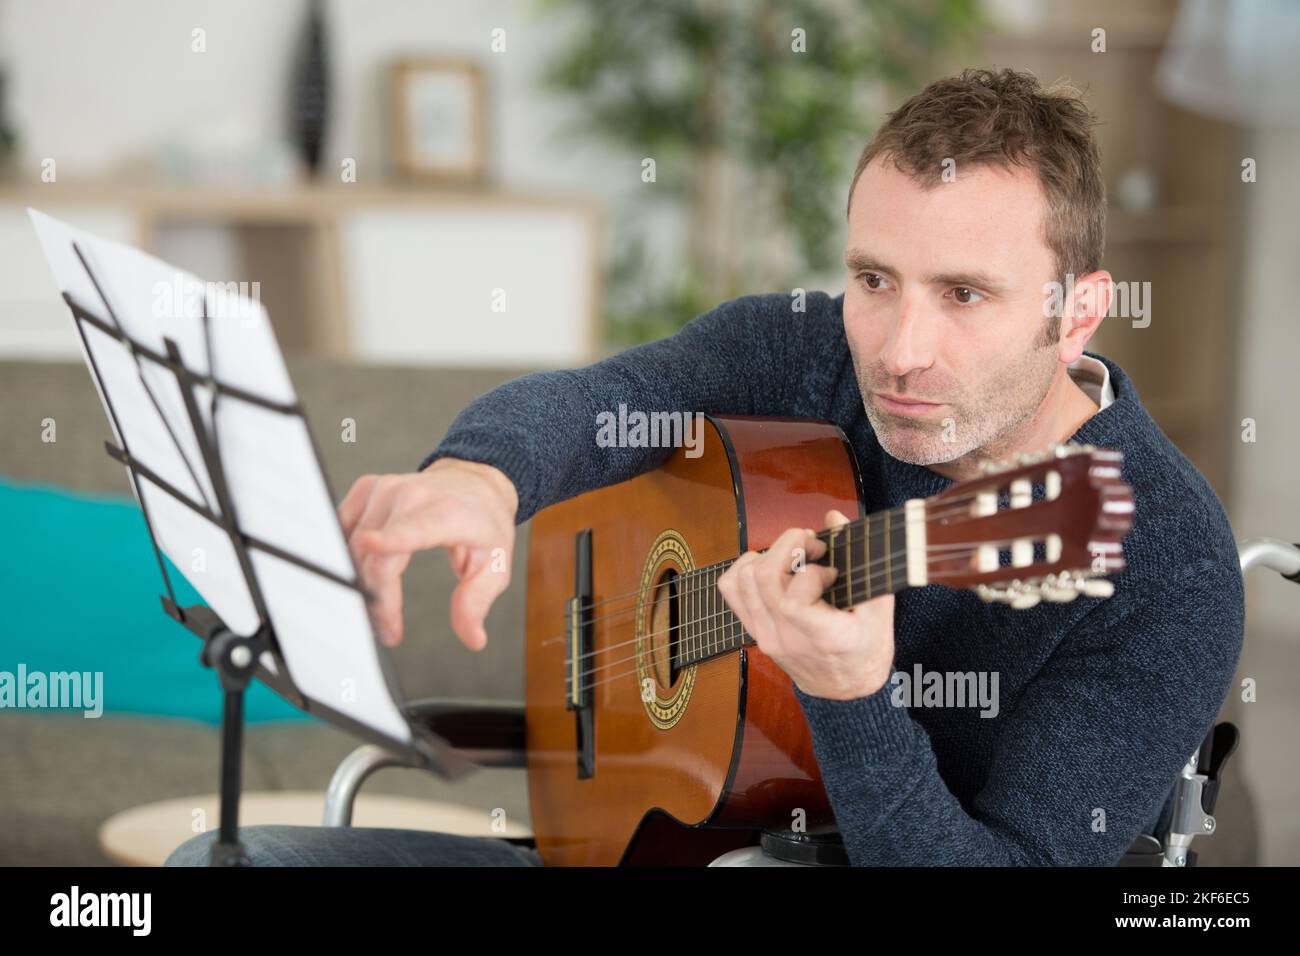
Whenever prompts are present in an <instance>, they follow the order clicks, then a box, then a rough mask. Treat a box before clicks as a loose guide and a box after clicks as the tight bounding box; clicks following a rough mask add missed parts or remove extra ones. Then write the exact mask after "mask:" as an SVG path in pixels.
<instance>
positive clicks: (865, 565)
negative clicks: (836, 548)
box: [862, 515, 871, 601]
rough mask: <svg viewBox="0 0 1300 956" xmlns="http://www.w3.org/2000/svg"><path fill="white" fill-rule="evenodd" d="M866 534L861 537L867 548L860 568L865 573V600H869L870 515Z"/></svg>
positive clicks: (867, 520) (867, 519)
mask: <svg viewBox="0 0 1300 956" xmlns="http://www.w3.org/2000/svg"><path fill="white" fill-rule="evenodd" d="M865 530H866V534H864V535H863V536H862V539H863V541H864V542H865V544H866V546H867V554H866V559H865V560H864V561H863V562H862V567H863V569H864V570H865V571H866V578H867V600H868V601H870V600H871V515H867V518H866V529H865Z"/></svg>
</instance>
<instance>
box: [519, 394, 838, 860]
mask: <svg viewBox="0 0 1300 956" xmlns="http://www.w3.org/2000/svg"><path fill="white" fill-rule="evenodd" d="M701 449H702V453H701V454H700V455H699V456H698V457H694V458H691V457H688V456H687V454H686V451H685V450H684V449H678V450H677V451H676V452H675V453H674V455H673V457H672V458H671V459H669V461H668V462H667V463H665V464H664V465H663V466H661V467H660V468H658V469H656V470H654V471H651V472H649V473H647V474H644V475H641V476H639V477H637V478H634V479H632V480H630V481H627V482H624V483H622V484H619V485H615V486H612V487H608V488H602V489H599V490H597V491H593V492H590V493H588V494H585V495H581V496H579V497H577V498H574V499H571V500H569V501H565V502H562V503H560V504H558V505H554V506H552V507H550V508H547V509H545V510H544V511H542V512H540V513H538V514H537V515H536V516H535V517H534V518H533V524H532V533H531V543H530V549H529V560H528V608H527V642H526V688H525V703H526V724H527V751H528V781H529V792H530V803H531V810H532V825H533V830H534V833H535V835H536V839H537V848H538V851H539V852H540V853H541V855H542V858H543V859H544V860H545V862H546V864H547V865H551V866H583V865H586V866H593V865H594V866H612V865H617V864H637V865H656V864H662V865H699V864H704V863H707V862H709V861H710V860H712V859H714V858H716V857H717V856H718V855H720V854H721V853H724V852H726V851H727V850H729V849H733V848H736V847H740V846H746V845H750V844H753V843H755V842H757V838H758V834H759V833H760V832H761V830H762V829H763V828H764V827H768V826H775V827H788V826H790V825H791V824H792V822H793V821H794V820H795V816H794V815H795V813H796V812H797V811H799V810H802V811H803V813H804V815H805V820H806V823H807V824H808V825H809V826H811V825H814V824H816V823H820V822H830V821H831V820H832V819H833V817H832V815H831V811H830V807H829V804H828V803H827V800H826V795H825V792H824V790H823V788H822V783H821V779H820V775H819V773H818V769H817V762H816V759H815V757H814V754H813V749H812V741H811V738H810V736H809V731H808V727H807V724H806V723H805V721H804V718H803V713H802V710H801V708H800V706H799V703H798V701H797V699H796V698H795V696H794V693H793V686H792V684H791V681H790V678H789V677H788V676H787V675H786V674H785V673H784V672H783V671H782V670H781V669H780V668H779V667H777V665H776V664H775V663H773V662H772V661H771V660H770V659H769V658H768V657H766V655H764V654H763V652H762V651H761V650H759V649H758V648H757V646H754V645H753V644H749V645H747V646H744V647H741V648H739V649H737V650H735V651H734V652H732V653H728V654H723V655H721V656H717V657H713V658H710V659H706V660H701V661H698V662H697V663H693V664H690V665H689V666H685V667H683V668H680V669H677V668H673V667H669V666H668V665H667V664H666V662H667V661H668V660H669V659H670V657H671V653H670V652H669V649H668V647H667V646H666V645H665V643H664V642H665V641H667V640H669V639H670V638H669V635H671V634H672V633H674V628H675V625H674V624H673V622H674V621H676V617H675V616H674V615H675V614H676V612H675V611H670V609H669V608H668V607H667V606H666V605H667V604H669V603H671V600H672V599H670V600H669V601H664V600H658V601H656V599H655V595H656V594H666V593H669V591H668V586H667V585H666V584H664V583H662V582H664V581H665V580H668V579H671V578H672V576H673V575H675V574H681V573H689V572H690V571H691V570H692V569H693V568H702V567H706V566H708V565H712V564H715V563H717V562H721V561H725V560H728V559H731V558H734V557H736V556H737V555H738V554H741V553H743V552H744V551H746V550H761V549H763V548H766V547H768V546H769V545H770V544H771V543H772V542H773V541H774V540H775V538H776V537H777V536H778V535H779V534H780V533H781V532H783V531H785V530H786V529H787V528H791V527H799V526H802V527H808V528H813V529H820V528H823V527H824V526H825V515H826V512H827V511H829V510H831V509H837V510H839V511H841V512H843V513H844V514H845V515H847V516H848V517H849V518H850V519H856V518H858V517H860V516H861V515H862V506H861V489H860V481H859V478H858V474H857V467H856V463H855V461H854V458H853V454H852V451H851V450H850V448H849V446H848V443H847V441H846V440H845V438H844V435H843V433H842V432H841V431H840V430H839V429H838V428H835V427H834V426H831V425H827V424H823V423H820V422H812V421H801V420H794V419H761V418H706V419H705V421H704V429H703V442H702V445H699V446H697V450H701ZM587 530H589V531H590V538H589V552H588V554H589V561H588V564H589V568H590V571H589V577H590V597H589V601H590V607H591V610H590V614H589V618H588V619H587V620H588V621H589V623H588V624H586V625H585V630H584V633H585V634H586V640H587V641H588V644H587V645H586V647H585V648H584V653H582V654H580V655H576V656H577V657H579V658H580V660H581V662H582V664H583V674H588V675H589V676H588V677H587V682H588V683H589V684H590V685H591V686H590V690H589V691H588V692H587V693H588V694H589V697H588V703H587V706H586V709H587V711H588V712H589V713H588V715H587V721H588V722H587V724H586V729H585V730H581V731H580V729H579V724H580V722H581V717H580V716H579V714H578V713H577V712H576V711H575V709H574V708H573V707H572V706H570V705H571V704H572V700H571V697H570V687H571V686H572V684H571V677H572V675H573V673H574V671H573V657H574V656H575V655H573V654H572V653H571V650H572V642H571V639H570V637H569V636H567V635H569V633H570V632H569V630H568V625H569V623H570V621H571V619H572V616H573V613H574V612H573V604H572V599H573V598H574V597H575V594H576V593H577V588H578V578H579V577H580V574H579V567H578V561H577V557H576V555H577V552H578V550H579V548H580V547H581V546H580V544H579V543H578V542H579V541H580V534H581V533H582V532H584V531H587ZM582 739H585V741H586V748H585V752H586V754H587V763H586V770H587V772H586V773H583V772H580V763H579V750H580V740H582Z"/></svg>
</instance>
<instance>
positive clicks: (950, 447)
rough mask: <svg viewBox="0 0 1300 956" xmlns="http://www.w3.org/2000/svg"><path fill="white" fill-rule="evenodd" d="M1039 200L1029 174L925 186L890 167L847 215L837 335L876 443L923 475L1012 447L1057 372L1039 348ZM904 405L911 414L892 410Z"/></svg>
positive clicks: (863, 183)
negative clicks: (981, 452) (844, 342)
mask: <svg viewBox="0 0 1300 956" xmlns="http://www.w3.org/2000/svg"><path fill="white" fill-rule="evenodd" d="M1046 208H1047V207H1046V199H1045V197H1044V194H1043V192H1042V188H1041V187H1040V185H1039V183H1038V180H1037V178H1036V176H1035V174H1034V173H1033V171H1032V170H1028V169H1022V168H1020V167H1016V168H1014V169H1013V170H1004V169H1000V168H997V167H993V166H976V167H969V166H968V167H966V168H964V169H958V170H957V178H956V181H954V182H944V183H940V184H939V185H935V186H932V187H931V188H929V189H925V188H922V186H921V185H919V184H918V183H917V182H916V181H914V180H913V179H912V178H911V177H910V176H908V175H906V174H905V173H902V172H899V171H898V170H897V169H895V168H894V166H893V162H892V160H890V159H887V158H882V157H877V158H876V159H874V160H872V161H871V163H870V164H868V166H867V167H866V169H864V170H863V171H862V174H861V176H860V177H859V179H858V183H857V187H856V189H855V190H854V192H853V201H852V206H851V207H850V210H849V241H848V249H847V251H846V253H845V264H846V265H847V267H848V273H849V275H848V286H847V289H846V291H845V295H844V331H845V334H846V335H847V337H848V342H849V350H850V352H851V353H852V355H853V365H854V369H855V371H856V373H857V379H858V385H859V387H860V388H861V390H862V397H863V401H864V404H865V405H866V412H867V418H868V419H869V420H870V422H871V425H872V428H874V429H875V432H876V436H877V438H878V439H879V441H880V444H881V446H882V447H883V448H884V449H885V451H887V452H889V454H891V455H893V456H894V457H895V458H897V459H899V460H900V461H906V462H911V463H912V464H917V465H932V464H937V463H940V462H947V461H952V460H954V459H956V458H960V457H962V456H963V455H965V454H967V453H969V452H971V451H972V450H974V449H977V448H987V449H988V451H990V452H992V453H995V454H996V453H997V450H998V448H999V446H1000V445H1002V444H1010V443H1012V442H1014V438H1015V435H1016V433H1017V431H1018V430H1019V428H1021V427H1023V426H1025V425H1026V423H1027V422H1028V421H1029V419H1030V417H1031V416H1032V415H1034V413H1035V412H1036V411H1037V410H1038V408H1039V406H1040V405H1041V404H1042V402H1043V399H1044V397H1045V396H1046V395H1047V392H1048V389H1049V387H1050V385H1051V383H1052V378H1053V376H1054V375H1055V373H1056V370H1057V367H1058V347H1057V346H1056V345H1054V344H1046V343H1045V329H1046V327H1047V323H1048V320H1047V318H1046V316H1045V314H1044V302H1045V296H1044V285H1045V284H1046V283H1049V282H1052V281H1054V280H1055V279H1056V278H1057V276H1056V274H1055V269H1056V260H1055V256H1054V255H1053V253H1052V251H1051V249H1050V248H1048V246H1047V244H1046V242H1045V241H1044V239H1043V223H1044V215H1045V212H1046ZM891 397H893V398H901V399H907V400H910V401H913V402H925V403H929V404H917V405H911V406H910V407H909V406H907V405H903V404H898V403H895V402H891V401H890V398H891Z"/></svg>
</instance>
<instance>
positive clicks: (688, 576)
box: [544, 492, 991, 643]
mask: <svg viewBox="0 0 1300 956" xmlns="http://www.w3.org/2000/svg"><path fill="white" fill-rule="evenodd" d="M976 494H978V492H968V493H966V494H964V495H959V496H957V497H954V498H952V499H949V500H945V501H944V502H943V504H944V506H945V507H947V506H949V505H953V506H955V507H951V508H948V510H946V511H942V512H936V513H935V514H933V515H931V514H927V515H926V518H925V521H926V523H927V524H929V523H930V522H932V521H944V520H946V519H948V518H950V517H953V516H960V517H964V518H970V519H972V520H975V519H977V518H980V517H991V516H981V515H971V514H970V513H969V512H968V511H967V510H966V509H965V508H964V507H962V505H964V503H966V502H968V501H970V500H972V499H974V497H975V495H976ZM903 511H904V507H899V508H893V509H889V511H888V512H877V513H876V514H874V515H872V516H870V517H873V518H879V516H880V515H881V514H886V513H887V514H889V515H902V514H903ZM948 523H949V524H956V523H957V522H948ZM853 524H856V525H861V524H862V522H861V521H858V522H853ZM841 527H843V526H841ZM834 530H836V529H829V528H828V529H825V530H823V531H819V532H816V534H815V535H814V537H816V538H817V539H818V540H819V541H822V542H823V543H825V544H828V545H829V543H830V542H829V535H830V534H831V532H832V531H834ZM822 535H826V536H827V537H826V538H823V537H822ZM954 547H961V546H960V545H957V546H954ZM767 550H770V549H764V551H762V552H760V553H763V554H765V553H767ZM899 553H901V552H894V555H897V554H899ZM736 560H738V557H737V558H731V559H729V560H728V561H724V562H719V564H715V565H709V566H706V567H703V568H696V569H695V570H693V571H687V572H684V573H682V574H679V575H677V577H676V579H675V580H676V581H677V582H678V585H679V586H680V583H681V582H683V581H685V582H688V583H689V582H694V581H695V580H696V579H697V578H700V577H702V576H704V575H707V574H711V573H713V571H714V569H716V568H718V567H721V566H723V565H729V564H730V563H734V562H735V561H736ZM661 586H662V583H661V584H652V585H650V586H648V587H643V588H639V589H637V590H635V591H628V592H626V593H624V594H617V595H615V596H613V597H609V598H603V599H602V600H600V601H597V602H595V603H594V604H591V605H589V606H588V607H587V609H586V610H588V611H592V610H596V609H597V608H601V607H604V606H606V605H608V604H612V603H614V602H616V601H622V600H625V599H629V598H635V599H636V601H637V604H639V603H640V600H641V598H643V597H645V595H646V594H648V593H649V592H651V591H653V590H654V589H655V588H656V587H661ZM636 606H637V605H636V604H634V605H632V606H630V607H628V608H625V609H624V610H622V611H616V612H612V613H611V614H606V615H601V616H600V617H597V618H594V619H593V620H592V621H590V622H588V623H593V624H594V623H595V622H596V621H602V620H605V619H607V618H608V617H611V616H617V615H618V614H623V613H631V612H632V611H634V610H635V609H636ZM563 637H564V635H563V634H559V635H554V636H552V637H550V638H548V639H547V640H546V641H545V642H544V643H550V642H551V641H554V640H556V639H563Z"/></svg>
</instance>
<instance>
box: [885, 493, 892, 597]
mask: <svg viewBox="0 0 1300 956" xmlns="http://www.w3.org/2000/svg"><path fill="white" fill-rule="evenodd" d="M893 564H894V549H893V546H892V545H890V543H889V512H888V511H886V512H885V590H886V591H893V590H894V580H893V574H892V573H891V570H892V567H893Z"/></svg>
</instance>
